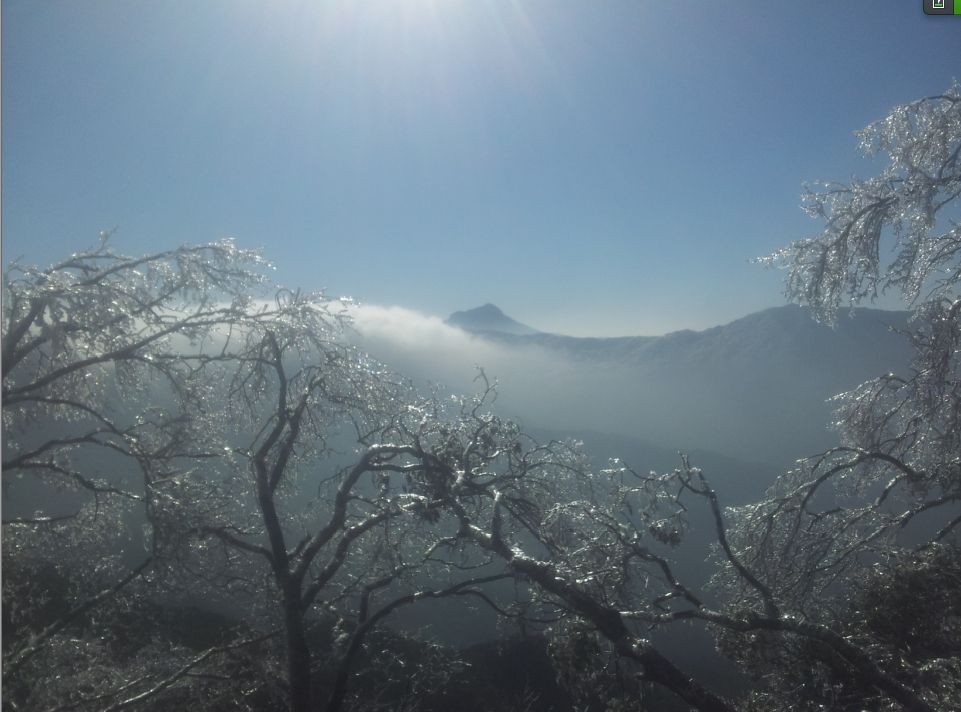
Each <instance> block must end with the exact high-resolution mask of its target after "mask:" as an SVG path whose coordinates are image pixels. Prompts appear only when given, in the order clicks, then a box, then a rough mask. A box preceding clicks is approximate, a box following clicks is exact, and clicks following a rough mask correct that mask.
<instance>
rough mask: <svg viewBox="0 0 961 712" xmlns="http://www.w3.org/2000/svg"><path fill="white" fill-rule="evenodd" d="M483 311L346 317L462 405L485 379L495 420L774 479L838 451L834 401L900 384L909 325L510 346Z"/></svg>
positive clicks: (868, 314)
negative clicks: (756, 465) (493, 398)
mask: <svg viewBox="0 0 961 712" xmlns="http://www.w3.org/2000/svg"><path fill="white" fill-rule="evenodd" d="M491 306H492V305H488V307H487V308H484V309H483V310H475V311H474V312H471V311H468V312H458V313H457V314H455V315H454V318H452V319H451V320H443V319H441V318H438V317H434V316H427V315H424V314H420V313H418V312H415V311H411V310H407V309H403V308H401V307H378V306H373V305H369V306H357V307H354V308H353V309H352V310H351V316H352V317H353V318H354V320H355V323H354V327H355V329H356V331H357V334H358V343H359V344H360V345H361V346H362V347H363V348H364V349H366V350H368V351H370V353H371V354H372V355H374V356H375V357H376V358H378V359H380V360H382V361H384V362H385V363H386V364H388V365H390V366H392V367H393V368H395V369H396V370H397V371H398V372H399V373H404V374H407V375H409V376H411V377H413V378H417V379H420V380H422V381H430V382H435V383H438V384H443V385H445V386H447V387H448V388H450V389H452V390H454V391H456V392H470V390H472V389H473V388H475V387H476V384H475V383H474V382H473V381H474V378H475V376H476V375H477V370H476V369H477V367H482V368H484V370H485V371H486V373H487V374H488V376H490V377H491V378H496V379H497V381H498V382H499V384H500V385H501V388H500V392H499V396H498V406H499V408H500V409H502V410H503V411H504V412H505V413H507V414H510V415H511V416H515V417H519V418H521V420H522V421H523V422H524V423H525V425H527V426H529V427H537V428H543V429H550V430H554V431H560V432H568V433H570V434H571V435H579V434H581V435H583V434H586V433H590V432H594V433H607V434H616V435H619V436H623V437H625V438H629V439H634V440H638V441H642V442H647V443H656V444H657V445H658V446H660V447H662V448H664V449H666V450H668V451H672V450H682V451H688V450H691V449H702V450H704V449H706V450H713V451H715V452H717V453H720V454H724V455H727V456H729V457H733V458H739V459H742V460H744V459H750V460H753V461H756V462H760V463H766V464H768V465H770V466H771V467H772V473H773V472H776V471H778V469H781V468H784V467H785V466H787V465H790V464H791V463H793V462H794V460H796V459H797V458H799V457H805V456H807V455H811V454H814V453H816V452H819V451H821V450H824V449H826V448H827V447H829V446H830V445H831V444H832V443H833V442H835V441H836V439H837V434H836V433H835V432H832V431H831V430H830V428H829V424H830V421H831V415H832V413H833V410H834V407H835V406H834V405H832V403H831V400H830V399H831V398H832V397H834V396H835V395H837V394H838V393H841V392H843V391H846V390H849V389H851V388H854V387H855V386H857V385H858V384H860V383H861V382H863V381H865V380H867V379H868V378H871V377H874V376H877V375H880V374H882V373H888V372H894V373H903V372H904V371H905V369H906V368H907V365H908V361H909V358H910V354H911V347H910V343H909V342H908V340H907V339H906V338H905V337H904V336H903V335H901V334H898V333H896V331H895V330H898V329H900V330H903V329H904V328H906V326H907V316H908V314H907V312H893V311H880V310H876V309H863V308H862V309H855V310H850V311H848V310H844V311H842V312H841V313H840V314H839V316H838V321H837V326H836V328H831V327H830V326H827V325H825V324H821V323H817V322H815V321H814V320H813V319H812V318H811V315H810V312H809V311H808V310H806V309H803V308H801V307H797V306H791V305H788V306H784V307H775V308H772V309H768V310H765V311H763V312H759V313H756V314H750V315H747V316H745V317H743V318H741V319H738V320H736V321H734V322H731V323H729V324H724V325H720V326H717V327H714V328H711V329H707V330H705V331H699V332H694V331H679V332H674V333H670V334H666V335H664V336H656V337H650V336H639V337H620V338H578V337H568V336H562V335H555V334H544V333H540V332H536V331H535V330H534V329H532V328H531V327H524V328H526V329H528V330H529V331H530V332H531V333H518V332H519V331H521V330H520V329H518V324H517V322H515V321H513V320H512V319H510V317H508V316H506V315H504V314H503V313H502V312H500V310H498V309H497V308H496V307H493V309H494V310H497V314H499V318H491ZM478 311H479V313H478ZM458 315H459V316H458ZM520 326H522V327H523V325H520ZM610 455H611V456H615V455H617V456H620V455H622V454H621V453H610ZM636 464H637V466H638V467H647V466H648V465H647V464H645V463H636Z"/></svg>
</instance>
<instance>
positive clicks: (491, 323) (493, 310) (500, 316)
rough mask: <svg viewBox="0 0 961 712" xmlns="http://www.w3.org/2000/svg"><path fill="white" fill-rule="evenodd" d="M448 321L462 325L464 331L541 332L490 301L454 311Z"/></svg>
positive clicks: (521, 333) (524, 333) (515, 333)
mask: <svg viewBox="0 0 961 712" xmlns="http://www.w3.org/2000/svg"><path fill="white" fill-rule="evenodd" d="M447 323H448V324H450V325H451V326H457V327H460V328H461V329H464V331H472V332H480V333H485V332H486V333H489V332H495V333H499V334H514V335H516V336H526V335H529V334H537V333H540V332H538V331H537V330H536V329H532V328H531V327H529V326H526V325H524V324H521V323H520V322H519V321H515V320H514V319H511V318H510V317H509V316H507V315H506V314H505V313H504V312H502V311H501V310H500V309H499V308H498V307H497V306H495V305H493V304H491V303H490V302H488V303H487V304H484V305H482V306H479V307H475V308H474V309H467V310H466V311H458V312H454V313H453V314H451V315H450V316H449V317H448V319H447Z"/></svg>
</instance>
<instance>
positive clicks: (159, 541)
mask: <svg viewBox="0 0 961 712" xmlns="http://www.w3.org/2000/svg"><path fill="white" fill-rule="evenodd" d="M108 238H109V236H108V235H104V236H103V240H102V244H101V245H100V246H99V247H98V248H97V249H94V250H91V251H88V252H83V253H79V254H76V255H73V256H71V257H70V258H69V259H67V260H65V261H63V262H61V263H58V264H55V265H53V266H51V267H49V268H47V269H43V270H41V269H36V268H28V267H21V266H19V265H14V267H13V268H12V269H11V270H10V271H9V272H8V274H7V275H6V276H5V282H4V314H3V329H4V332H3V400H4V411H3V418H4V433H3V435H4V461H3V478H4V487H5V489H6V491H7V494H8V497H7V498H6V502H5V505H6V512H5V514H6V518H5V520H4V530H5V531H4V542H3V543H4V568H5V574H6V575H5V576H4V610H5V614H6V619H5V622H6V625H5V635H4V672H5V675H4V682H5V684H6V685H7V690H8V692H9V694H8V695H6V699H7V701H8V703H9V704H10V705H11V706H13V707H16V706H18V705H22V706H27V707H31V708H37V707H51V708H56V707H63V708H64V709H66V708H84V709H88V708H89V709H97V708H109V709H122V708H125V707H127V706H133V705H140V704H143V703H145V702H147V701H149V700H150V699H152V698H155V697H159V696H161V695H164V696H166V697H167V698H171V696H174V695H177V694H183V692H184V690H186V689H193V690H194V691H195V692H196V691H197V690H198V689H200V686H201V683H200V682H198V680H201V679H203V680H206V681H207V682H208V683H210V684H214V685H216V684H221V686H222V687H224V688H226V687H227V686H229V685H230V684H231V681H234V682H236V680H237V675H240V674H243V673H241V672H239V671H241V670H246V671H248V672H249V669H250V668H249V666H247V667H244V666H242V665H241V666H238V664H237V660H238V656H240V655H246V652H245V651H247V650H249V649H250V648H251V646H256V647H257V648H258V650H259V651H260V652H259V654H260V655H263V656H265V658H267V659H276V658H275V657H274V656H276V657H279V659H280V660H282V661H283V665H284V666H285V667H286V675H285V676H284V677H285V678H286V679H285V680H284V685H285V687H286V693H285V696H286V698H287V704H288V705H289V707H290V708H291V709H293V710H306V709H312V708H313V707H314V706H315V705H317V704H321V703H323V704H326V705H327V709H329V710H335V709H338V708H339V707H340V706H341V703H342V702H343V700H344V699H345V695H346V690H347V685H348V682H349V673H350V670H351V665H352V664H353V662H354V661H355V660H356V659H357V656H358V652H359V651H360V649H361V648H362V646H363V644H364V641H365V640H366V639H367V637H368V635H369V633H370V632H371V631H372V630H373V629H374V627H375V626H376V625H377V624H378V623H380V622H381V621H383V620H384V619H385V618H386V617H387V616H388V615H389V614H391V613H392V612H394V611H396V610H397V609H399V608H401V607H402V606H406V605H410V604H414V603H416V602H420V601H424V600H430V599H436V598H440V597H448V596H476V597H480V599H481V600H488V601H490V599H489V598H487V597H486V596H485V595H484V593H483V586H484V585H485V584H489V583H491V582H494V581H497V580H500V579H502V578H504V574H503V573H494V574H491V573H488V572H480V573H478V574H476V575H475V574H472V573H470V572H462V573H460V574H458V575H457V576H452V575H451V572H452V571H455V570H456V569H455V568H454V567H452V566H450V565H449V562H445V561H442V560H441V559H439V558H438V557H436V556H435V551H436V549H437V547H438V546H440V545H441V544H442V543H443V542H444V541H445V540H446V539H447V538H448V535H447V534H445V533H444V532H443V531H442V529H441V528H440V527H438V526H437V523H438V521H439V520H440V514H439V506H440V499H439V492H436V491H434V490H433V489H432V488H431V487H429V486H425V483H426V482H430V481H431V478H433V477H434V476H435V475H434V474H433V473H434V472H435V471H436V466H435V464H434V461H435V460H436V458H437V455H436V454H435V451H436V450H437V449H438V448H442V447H443V443H444V442H445V441H444V437H445V436H444V435H443V426H442V420H443V419H444V418H445V417H447V408H446V406H444V405H442V404H441V403H440V402H439V400H438V399H437V398H435V397H430V398H426V399H425V398H420V397H419V396H417V395H416V393H415V392H414V391H413V389H412V388H411V387H410V385H409V384H407V383H406V382H404V381H403V380H402V379H399V378H397V377H395V376H393V374H391V373H389V372H388V371H387V370H386V369H384V368H383V367H381V366H379V365H378V364H376V363H374V362H372V361H371V360H370V359H369V358H367V357H366V356H364V355H363V354H361V353H359V352H357V351H356V350H355V349H353V348H351V347H350V346H349V345H348V344H347V340H346V339H345V338H344V329H345V326H346V324H347V319H346V317H345V313H344V310H343V308H342V306H341V305H340V304H339V303H336V302H332V301H331V300H328V299H327V298H326V297H324V295H322V294H304V293H300V292H290V291H288V290H284V289H278V288H275V287H271V286H270V285H269V283H268V282H267V281H266V280H265V279H264V277H263V268H264V266H265V263H264V262H263V260H262V259H261V258H260V257H259V255H257V254H256V253H254V252H249V251H242V250H238V249H236V248H235V247H234V246H233V245H232V244H231V243H229V242H221V243H215V244H211V245H203V246H199V247H182V248H179V249H175V250H171V251H167V252H162V253H158V254H154V255H149V256H145V257H127V256H124V255H120V254H118V253H116V252H114V251H113V250H112V249H111V247H110V245H109V239H108ZM141 542H142V544H143V546H141ZM144 547H145V548H146V553H145V554H140V555H139V557H138V555H137V552H138V551H142V550H143V548H144ZM67 552H69V553H67ZM151 598H157V599H158V600H160V601H161V602H164V601H168V602H169V601H177V600H178V599H183V598H186V599H188V600H198V599H204V598H205V599H206V600H207V601H208V602H210V603H216V604H223V605H230V606H233V607H234V608H235V609H236V608H237V607H241V608H242V610H243V614H242V616H241V617H242V619H243V624H244V625H242V626H241V627H240V628H239V629H232V630H227V629H226V628H225V629H224V630H221V631H219V634H220V635H221V636H222V637H223V640H220V641H215V644H211V645H208V646H207V647H206V648H204V649H201V650H191V649H189V646H186V647H185V646H177V645H175V644H173V641H168V642H170V643H171V645H170V647H169V649H168V650H167V653H168V654H167V655H166V656H163V655H161V654H160V652H159V651H152V647H151V646H150V645H148V644H145V645H143V646H141V647H140V649H139V650H132V651H127V652H128V653H135V654H128V655H125V656H121V657H122V660H118V659H117V656H116V655H115V651H114V650H112V649H107V648H109V647H110V646H106V648H105V645H106V644H104V643H103V641H105V640H107V639H108V638H109V636H107V635H106V633H107V632H108V631H109V630H111V629H113V628H115V627H117V626H118V625H119V623H118V621H120V620H124V619H127V618H129V617H130V616H131V615H135V613H136V612H137V611H140V610H141V609H142V608H143V606H144V605H145V604H146V603H147V602H149V601H150V600H151ZM278 601H279V606H277V605H276V604H277V602H278ZM139 625H140V626H141V628H146V627H147V621H146V620H145V617H144V619H143V620H140V621H139ZM134 627H136V625H135V626H134ZM275 629H276V630H275ZM338 631H339V632H338ZM278 633H279V635H278ZM78 634H79V635H81V637H79V638H77V637H76V636H77V635H78ZM89 635H93V636H94V637H95V638H96V639H97V640H100V641H101V643H100V644H94V643H91V642H90V641H88V640H87V637H86V636H89ZM141 637H142V636H141ZM278 638H279V639H282V640H283V641H284V646H283V649H282V650H281V651H275V650H274V649H273V647H272V642H273V641H274V640H275V639H278ZM311 638H312V639H313V642H312V640H311ZM116 644H117V641H113V643H112V645H114V646H116ZM318 646H320V649H319V650H318V649H317V648H318ZM318 653H319V654H318ZM71 655H74V656H76V657H78V659H82V660H84V661H85V664H83V665H80V666H79V667H78V666H74V667H72V668H71V669H73V670H74V671H75V673H76V676H74V675H67V674H62V675H60V677H59V678H58V679H60V680H62V681H63V684H62V685H55V686H51V685H45V684H42V681H43V676H44V673H43V671H44V669H45V666H44V663H51V662H52V661H54V660H60V661H61V662H62V661H64V660H66V659H68V658H69V657H70V656H71ZM318 662H319V663H320V664H321V665H322V666H324V667H325V668H326V669H327V671H328V672H329V671H332V676H333V678H332V680H331V682H330V687H329V689H326V690H323V689H322V688H323V684H324V683H322V682H320V680H322V679H327V677H325V676H321V677H318V676H317V675H316V672H317V667H318ZM410 664H411V665H412V666H416V661H410ZM268 669H269V666H267V668H264V669H263V670H262V672H264V673H266V672H267V670H268ZM84 670H86V671H87V672H84ZM90 670H99V671H101V673H103V672H104V671H106V670H112V672H111V674H109V675H104V677H107V678H109V679H112V680H114V681H115V684H114V685H113V686H112V687H108V688H107V689H98V690H96V691H89V690H87V689H86V685H85V683H83V678H85V677H89V675H90V674H92V673H90V672H89V671H90ZM231 670H232V671H233V672H231ZM61 672H65V670H61ZM328 677H329V676H328ZM211 681H213V682H211ZM217 681H219V683H218V682H217ZM235 687H238V688H239V687H240V686H236V685H235ZM255 692H256V691H255ZM245 694H246V693H245ZM250 694H252V695H253V697H252V699H255V700H258V699H259V700H261V702H262V701H263V699H262V697H263V694H262V693H261V692H256V694H254V693H250ZM264 694H266V693H264ZM57 695H60V696H61V697H62V698H63V699H62V702H61V703H60V704H55V703H56V702H57V699H56V696H57ZM248 696H249V695H248ZM268 696H269V695H268ZM233 703H234V704H236V705H238V706H242V703H243V701H242V700H240V699H236V700H234V702H233ZM243 704H246V703H243ZM251 704H253V703H251Z"/></svg>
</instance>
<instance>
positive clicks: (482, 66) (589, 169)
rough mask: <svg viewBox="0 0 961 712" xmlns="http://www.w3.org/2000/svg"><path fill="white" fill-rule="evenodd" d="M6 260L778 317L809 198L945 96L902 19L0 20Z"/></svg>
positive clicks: (335, 6)
mask: <svg viewBox="0 0 961 712" xmlns="http://www.w3.org/2000/svg"><path fill="white" fill-rule="evenodd" d="M2 12H3V18H2V20H3V23H2V34H3V37H2V41H3V43H2V62H3V64H2V68H3V88H2V92H3V103H2V114H3V116H2V119H3V127H2V128H3V134H2V148H3V159H2V161H3V219H2V223H3V224H2V227H3V252H4V261H5V262H9V260H11V259H13V258H16V257H19V256H23V257H24V258H25V259H26V260H27V261H31V262H40V263H47V262H50V261H52V260H54V259H57V258H59V257H61V256H63V255H65V254H67V253H69V252H72V251H75V250H78V249H81V248H83V247H84V246H89V245H92V244H95V243H96V242H97V234H98V232H99V231H100V230H102V229H105V228H112V227H114V226H117V227H118V231H117V233H116V237H115V238H114V239H115V241H116V245H117V247H118V249H122V250H123V251H126V252H130V253H140V252H146V251H150V250H154V249H158V248H162V247H166V246H173V245H177V244H181V243H187V242H189V243H196V242H205V241H208V240H213V239H217V238H220V237H224V236H232V237H234V238H235V239H236V240H237V241H238V243H239V244H241V245H242V246H250V247H255V246H259V247H263V248H264V250H265V252H266V254H267V256H268V257H269V258H270V259H272V260H273V261H274V263H275V264H276V265H277V278H278V280H280V281H282V282H284V283H286V284H289V285H291V286H300V287H304V288H310V289H312V288H320V287H324V288H326V289H327V290H328V291H329V292H330V293H332V294H334V295H350V296H353V297H355V298H357V299H359V300H361V301H364V302H368V303H374V304H382V305H401V306H404V307H407V308H411V309H415V310H419V311H422V312H426V313H429V314H438V315H446V314H447V313H449V312H451V311H454V310H457V309H464V308H469V307H472V306H476V305H479V304H481V303H483V302H488V301H492V302H495V303H497V304H498V305H499V306H501V307H502V308H503V309H504V310H505V311H506V312H508V313H509V314H511V315H512V316H514V317H515V318H517V319H519V320H521V321H524V322H526V323H529V324H531V325H533V326H536V327H538V328H541V329H546V330H553V331H560V332H565V333H570V334H580V335H618V334H655V333H663V332H665V331H670V330H673V329H679V328H703V327H705V326H710V325H713V324H717V323H722V322H725V321H730V320H732V319H734V318H737V317H739V316H741V315H743V314H746V313H748V312H750V311H755V310H757V309H761V308H764V307H767V306H772V305H776V304H779V303H781V302H782V298H781V294H780V284H779V276H778V275H777V273H771V272H766V271H764V270H763V269H761V268H759V267H757V266H754V265H751V264H749V263H748V259H749V258H751V257H753V256H757V255H761V254H765V253H768V252H770V251H772V250H774V249H775V248H777V247H778V246H780V245H782V244H784V243H786V242H788V241H789V240H791V239H793V238H797V237H803V236H805V235H807V234H810V233H811V232H813V231H815V230H816V229H817V225H816V224H815V223H813V222H811V221H810V220H808V219H807V218H806V217H805V216H804V215H803V214H802V213H801V211H800V210H799V208H798V204H799V194H800V189H801V184H802V183H803V182H804V181H806V180H817V179H828V178H835V179H842V180H843V179H846V178H848V177H850V176H851V175H852V174H857V173H862V174H864V173H869V172H870V171H871V169H872V166H871V163H870V162H868V161H866V160H864V159H861V158H859V156H858V154H857V151H856V141H855V139H854V137H853V135H852V132H853V131H854V130H855V129H858V128H861V127H862V126H863V125H865V124H866V123H868V122H869V121H871V120H873V119H876V118H880V117H881V116H882V115H883V114H884V113H885V112H886V111H887V110H888V109H889V108H891V107H892V106H893V105H895V104H898V103H901V102H905V101H909V100H912V99H915V98H918V97H920V96H923V95H927V94H933V93H937V92H939V91H941V90H943V89H944V88H945V87H947V86H948V85H949V84H950V83H951V81H952V80H953V79H955V78H958V79H961V18H951V17H925V16H924V15H923V14H922V11H921V1H920V0H917V1H916V2H915V1H914V0H850V1H848V2H838V1H837V0H819V1H814V2H804V3H784V2H759V1H758V2H754V1H752V2H747V1H744V2H738V3H728V2H725V3H717V2H714V3H711V2H703V1H702V2H670V3H667V2H654V1H653V0H651V1H648V2H641V1H640V0H634V1H628V0H609V1H606V2H588V1H587V0H582V1H580V2H573V1H567V0H503V1H495V0H460V1H457V0H393V1H386V0H385V1H379V0H364V1H363V2H360V1H353V0H330V1H328V2H321V1H320V0H298V1H295V0H274V1H272V2H266V1H264V2H247V1H246V0H223V1H220V0H203V2H187V1H185V0H152V1H151V2H139V1H136V0H122V1H120V0H118V1H112V2H106V1H103V2H101V1H97V0H72V1H69V2H68V1H67V0H43V1H38V0H5V1H4V2H3V5H2Z"/></svg>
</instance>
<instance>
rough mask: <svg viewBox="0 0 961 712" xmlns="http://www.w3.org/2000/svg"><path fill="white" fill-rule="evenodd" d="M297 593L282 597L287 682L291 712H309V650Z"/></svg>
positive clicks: (289, 593)
mask: <svg viewBox="0 0 961 712" xmlns="http://www.w3.org/2000/svg"><path fill="white" fill-rule="evenodd" d="M298 594H299V592H298V591H296V590H294V591H287V592H285V595H284V627H285V629H286V633H287V682H288V685H289V686H290V710H291V712H310V648H309V647H308V645H307V637H306V635H305V633H304V614H303V612H302V611H301V609H300V596H299V595H298Z"/></svg>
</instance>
